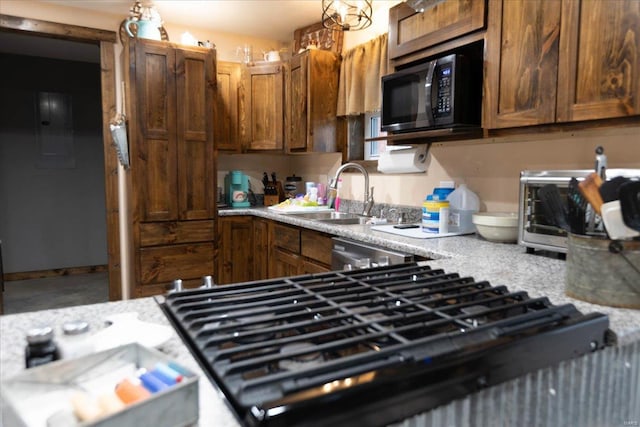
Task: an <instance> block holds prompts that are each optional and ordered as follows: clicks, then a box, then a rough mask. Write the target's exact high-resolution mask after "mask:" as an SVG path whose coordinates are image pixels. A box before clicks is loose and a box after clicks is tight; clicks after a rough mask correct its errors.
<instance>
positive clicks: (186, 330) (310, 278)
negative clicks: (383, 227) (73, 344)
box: [160, 263, 608, 425]
mask: <svg viewBox="0 0 640 427" xmlns="http://www.w3.org/2000/svg"><path fill="white" fill-rule="evenodd" d="M160 304H161V307H162V308H163V310H164V311H165V313H166V315H167V316H168V318H169V319H170V320H171V322H172V323H173V324H174V326H175V327H176V329H177V330H178V332H179V333H180V335H181V336H182V338H183V340H184V341H185V343H186V344H187V346H188V347H189V349H190V350H191V352H192V353H193V354H194V355H195V356H196V358H197V359H198V360H199V362H200V364H201V365H202V366H203V369H204V370H205V371H206V372H207V374H208V376H209V377H210V378H211V379H212V381H214V382H215V384H216V385H217V386H218V387H219V388H220V389H221V391H222V392H223V393H224V395H225V396H226V398H227V399H228V402H229V403H230V405H231V406H232V408H233V409H234V410H235V411H236V413H237V415H238V417H239V419H240V420H242V421H243V422H244V423H246V424H264V425H279V424H281V425H288V424H291V423H295V424H301V425H302V424H308V425H314V424H315V423H318V424H324V423H326V422H329V421H331V422H332V423H333V424H348V423H350V422H353V421H354V420H358V422H359V423H362V422H364V423H365V424H372V425H373V424H375V425H378V424H384V423H387V422H389V421H392V420H394V419H398V418H402V417H405V416H407V415H410V414H411V413H415V412H416V411H419V410H426V409H429V408H431V407H433V406H434V405H436V404H440V403H443V402H444V401H446V400H448V399H451V398H453V397H457V396H460V395H464V394H467V393H469V392H472V391H474V390H475V389H477V388H479V387H482V386H486V385H489V384H493V383H497V382H500V381H504V380H505V379H508V378H512V377H514V376H517V375H519V374H522V373H524V372H527V371H530V370H533V369H537V368H538V367H540V366H546V365H549V364H551V363H554V362H557V361H560V360H564V359H567V358H569V357H575V356H577V355H579V354H584V353H586V352H588V351H592V350H593V348H594V346H595V347H596V348H598V347H601V346H603V345H604V336H605V332H606V329H607V326H608V321H607V318H606V316H603V315H600V314H592V315H586V316H585V315H582V314H581V313H580V312H578V311H577V310H576V309H575V308H574V307H573V306H572V305H563V306H554V305H552V304H551V303H550V302H549V300H548V299H547V298H530V297H529V296H528V295H527V294H526V293H525V292H510V291H509V290H508V289H507V288H506V287H504V286H496V287H492V286H491V285H490V284H489V283H488V282H486V281H480V282H477V281H475V280H473V279H472V278H470V277H460V276H459V275H458V274H452V273H446V272H444V271H443V270H440V269H431V268H429V267H428V266H425V265H419V264H416V263H410V264H402V265H396V266H389V267H379V268H371V269H366V270H355V271H344V272H330V273H323V274H314V275H305V276H297V277H290V278H282V279H275V280H267V281H258V282H249V283H243V284H236V285H228V286H221V287H216V288H213V289H198V290H190V291H184V292H179V293H173V294H169V295H167V296H166V299H164V300H161V301H160ZM543 345H544V346H547V345H553V346H554V347H552V348H553V350H552V351H548V348H543V347H538V348H536V346H543ZM541 353H551V355H549V354H544V355H542V354H541ZM517 355H522V356H523V357H525V358H526V359H527V360H526V361H522V360H510V358H513V357H515V356H517ZM523 362H525V365H526V366H525V367H524V368H523V367H522V366H520V365H522V363H523ZM400 396H404V398H405V399H404V400H402V404H401V405H400V406H399V405H398V403H397V402H396V400H397V399H398V398H399V397H400ZM394 402H395V403H394ZM328 403H331V408H332V410H331V414H330V415H328V414H327V413H326V405H327V404H328ZM336 405H337V406H336ZM385 407H387V408H388V409H387V410H385V411H383V412H384V414H378V415H376V416H374V417H372V418H371V419H370V420H369V421H367V419H368V418H367V417H368V416H371V412H372V411H374V412H379V410H380V409H382V408H385ZM399 407H400V409H398V408H399ZM323 408H324V409H323ZM323 410H324V412H323ZM314 412H315V415H314ZM358 414H359V415H358ZM318 417H321V418H318ZM354 417H355V418H354ZM320 419H321V420H323V422H320V421H319V420H320Z"/></svg>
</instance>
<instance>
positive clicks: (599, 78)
mask: <svg viewBox="0 0 640 427" xmlns="http://www.w3.org/2000/svg"><path fill="white" fill-rule="evenodd" d="M562 22H563V26H562V28H561V36H560V52H562V53H563V54H562V55H561V56H560V62H559V66H558V75H559V76H560V79H559V81H558V111H557V120H558V121H559V122H568V121H579V120H592V119H602V118H613V117H626V116H633V115H639V114H640V2H639V1H637V0H615V1H589V0H564V1H563V2H562ZM565 23H566V24H567V25H565ZM565 52H567V53H569V54H568V55H566V56H565V55H564V53H565Z"/></svg>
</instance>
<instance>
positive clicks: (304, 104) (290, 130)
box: [286, 49, 340, 152]
mask: <svg viewBox="0 0 640 427" xmlns="http://www.w3.org/2000/svg"><path fill="white" fill-rule="evenodd" d="M339 75H340V57H339V55H337V54H335V53H333V52H329V51H326V50H320V49H312V50H307V51H305V52H303V53H300V54H298V55H294V56H293V58H291V61H290V70H289V79H288V86H287V96H286V108H287V112H288V114H287V115H286V122H287V133H286V134H287V143H286V148H287V152H312V151H317V152H335V151H337V145H338V143H337V138H338V133H337V124H338V118H337V117H336V111H337V101H338V78H339Z"/></svg>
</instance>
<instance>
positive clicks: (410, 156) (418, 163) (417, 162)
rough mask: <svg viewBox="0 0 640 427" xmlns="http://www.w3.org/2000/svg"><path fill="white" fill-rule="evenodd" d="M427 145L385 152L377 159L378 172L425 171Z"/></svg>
mask: <svg viewBox="0 0 640 427" xmlns="http://www.w3.org/2000/svg"><path fill="white" fill-rule="evenodd" d="M427 148H428V145H427V144H423V145H417V146H408V147H403V148H400V149H394V150H392V151H385V152H384V153H381V154H380V157H379V158H378V172H382V173H416V172H424V171H426V170H427V151H428V150H427Z"/></svg>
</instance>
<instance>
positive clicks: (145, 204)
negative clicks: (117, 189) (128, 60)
mask: <svg viewBox="0 0 640 427" xmlns="http://www.w3.org/2000/svg"><path fill="white" fill-rule="evenodd" d="M131 48H132V49H134V53H132V56H133V57H135V77H134V78H135V85H136V92H135V93H136V96H137V99H136V100H135V102H132V103H131V104H132V105H133V106H134V108H136V111H134V112H132V116H133V117H136V118H137V121H138V123H137V125H138V126H137V127H136V128H137V129H138V134H137V135H134V136H133V137H132V138H131V140H132V141H131V151H132V159H131V174H132V180H133V182H134V183H135V185H134V187H133V191H134V200H135V202H136V205H137V206H136V207H135V209H134V211H135V212H136V216H137V217H138V219H139V220H141V221H167V220H173V219H178V201H177V198H176V194H177V192H178V191H177V190H178V188H177V186H178V180H177V176H176V174H177V164H176V159H177V155H176V141H177V138H176V131H175V130H176V96H175V93H176V80H175V74H174V70H175V53H174V51H173V49H168V48H167V47H166V46H163V45H161V44H160V43H143V42H134V43H132V44H131Z"/></svg>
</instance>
